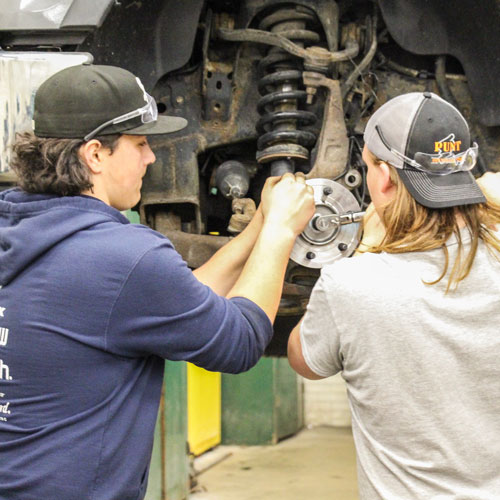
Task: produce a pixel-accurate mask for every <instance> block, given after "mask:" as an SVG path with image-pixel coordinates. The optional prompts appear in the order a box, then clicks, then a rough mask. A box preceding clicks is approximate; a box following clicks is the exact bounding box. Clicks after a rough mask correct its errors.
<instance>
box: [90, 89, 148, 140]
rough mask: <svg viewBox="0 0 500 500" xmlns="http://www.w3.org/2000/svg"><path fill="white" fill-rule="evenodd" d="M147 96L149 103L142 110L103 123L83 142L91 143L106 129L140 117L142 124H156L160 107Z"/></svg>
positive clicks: (135, 110)
mask: <svg viewBox="0 0 500 500" xmlns="http://www.w3.org/2000/svg"><path fill="white" fill-rule="evenodd" d="M146 96H147V99H148V102H147V103H146V104H145V105H144V106H143V107H142V108H138V109H134V110H133V111H129V112H128V113H125V114H124V115H120V116H117V117H116V118H113V119H112V120H108V121H107V122H104V123H102V124H101V125H99V126H98V127H97V128H95V129H94V130H92V132H89V133H88V134H87V135H86V136H85V137H84V138H83V140H84V141H85V142H87V141H90V139H92V138H93V137H95V136H96V135H97V134H98V133H99V132H100V131H101V130H103V129H105V128H106V127H109V126H110V125H116V124H118V123H122V122H125V121H127V120H131V119H132V118H136V117H138V116H140V117H141V121H142V123H151V122H155V121H156V120H157V119H158V106H157V105H156V101H155V100H154V98H153V97H152V96H150V95H149V94H146Z"/></svg>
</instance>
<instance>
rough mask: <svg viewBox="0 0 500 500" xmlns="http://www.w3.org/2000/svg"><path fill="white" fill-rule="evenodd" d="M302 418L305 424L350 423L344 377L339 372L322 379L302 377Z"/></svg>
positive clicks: (344, 425)
mask: <svg viewBox="0 0 500 500" xmlns="http://www.w3.org/2000/svg"><path fill="white" fill-rule="evenodd" d="M304 420H305V422H304V423H305V425H306V426H313V427H315V426H318V425H331V426H334V427H346V426H350V425H351V414H350V410H349V404H348V401H347V393H346V387H345V382H344V379H343V378H342V377H341V376H340V373H339V374H337V375H335V376H334V377H329V378H325V379H323V380H307V379H304Z"/></svg>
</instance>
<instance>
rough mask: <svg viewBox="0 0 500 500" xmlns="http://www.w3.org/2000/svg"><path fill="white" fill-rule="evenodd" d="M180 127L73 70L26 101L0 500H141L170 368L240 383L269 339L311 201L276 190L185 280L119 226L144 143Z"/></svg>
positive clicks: (18, 156) (13, 220) (4, 374)
mask: <svg viewBox="0 0 500 500" xmlns="http://www.w3.org/2000/svg"><path fill="white" fill-rule="evenodd" d="M185 124H186V122H185V120H184V119H182V118H175V117H158V116H157V108H156V104H155V102H154V100H153V98H152V97H151V96H149V95H148V94H147V93H146V92H145V90H144V87H143V86H142V84H141V82H140V80H139V79H138V78H136V77H135V76H134V75H132V74H131V73H129V72H128V71H125V70H123V69H120V68H116V67H111V66H93V65H83V66H75V67H72V68H67V69H65V70H63V71H61V72H59V73H57V74H55V75H54V76H52V77H51V78H49V79H48V80H47V81H46V82H45V83H44V84H42V85H41V87H40V88H39V90H38V91H37V93H36V96H35V111H34V134H31V133H25V134H22V135H20V136H18V138H17V140H16V143H15V145H14V160H13V164H12V168H13V169H14V170H15V171H16V173H17V176H18V179H19V185H20V188H16V189H12V190H8V191H5V192H3V193H2V194H1V195H0V285H1V287H0V410H1V412H0V456H1V460H0V478H1V479H0V498H1V499H6V498H8V499H9V500H15V499H22V500H40V499H47V500H49V499H50V500H55V499H57V500H139V499H142V498H143V497H144V494H145V490H146V484H147V476H148V466H149V461H150V456H151V449H152V443H153V431H154V425H155V421H156V415H157V410H158V404H159V399H160V392H161V385H162V378H163V368H164V359H170V360H187V361H190V362H193V363H195V364H196V365H198V366H201V367H204V368H206V369H208V370H215V371H222V372H228V373H238V372H242V371H245V370H248V369H249V368H250V367H252V366H253V365H254V364H255V363H256V362H257V360H258V359H259V357H260V356H261V355H262V353H263V351H264V349H265V347H266V345H267V343H268V342H269V340H270V338H271V335H272V326H271V324H272V321H273V320H274V318H275V315H276V312H277V309H278V304H279V299H280V295H281V289H282V282H283V277H284V273H285V268H286V264H287V261H288V256H289V253H290V251H291V248H292V246H293V243H294V240H295V238H296V236H297V235H298V234H300V232H301V231H302V229H303V228H304V226H305V225H306V224H307V222H308V220H309V218H310V217H311V216H312V214H313V212H314V201H313V195H312V189H311V188H308V187H307V186H306V184H305V181H304V179H303V177H302V178H301V177H297V178H296V177H295V176H294V175H292V174H286V175H285V176H283V177H282V178H281V179H278V178H273V179H270V180H269V181H268V182H267V183H266V186H265V188H264V190H263V193H262V203H261V205H260V207H259V209H258V211H257V213H256V215H255V217H254V219H253V220H252V222H251V223H250V224H249V226H248V227H247V229H246V230H245V231H243V232H242V233H241V234H240V235H239V236H238V237H236V238H234V239H233V240H232V241H231V242H230V243H229V244H227V245H226V246H225V247H223V248H222V249H221V250H220V251H219V252H218V253H216V254H215V255H214V256H213V258H212V259H210V260H209V261H208V262H207V263H206V264H205V265H203V266H202V267H200V268H198V269H197V270H196V271H194V272H191V270H190V269H189V268H188V267H187V266H186V263H185V262H184V261H183V260H182V258H181V257H180V255H179V254H178V253H177V252H176V251H175V249H174V248H173V246H172V244H171V243H170V241H169V240H168V239H167V238H165V237H164V236H162V235H161V234H159V233H157V232H155V231H153V230H151V229H149V228H147V227H145V226H141V225H133V224H130V223H129V222H128V220H127V219H126V218H125V217H124V216H123V215H122V214H121V213H120V211H123V210H126V209H128V208H131V207H132V206H134V205H135V204H136V203H137V202H138V201H139V198H140V188H141V183H142V177H143V176H144V174H145V172H146V169H147V166H148V165H150V164H151V163H153V162H154V161H155V156H154V154H153V152H152V151H151V149H150V147H149V144H148V141H147V136H148V135H152V134H163V133H168V132H173V131H176V130H180V129H181V128H183V127H184V126H185ZM269 256H272V258H270V257H269Z"/></svg>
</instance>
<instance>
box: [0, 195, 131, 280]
mask: <svg viewBox="0 0 500 500" xmlns="http://www.w3.org/2000/svg"><path fill="white" fill-rule="evenodd" d="M110 221H113V222H120V223H122V224H129V221H128V219H127V218H126V217H125V216H124V215H122V214H121V213H120V212H119V211H118V210H116V209H114V208H112V207H110V206H108V205H106V204H105V203H104V202H102V201H101V200H98V199H97V198H93V197H91V196H85V195H80V196H64V197H61V196H55V195H46V194H30V193H26V192H24V191H22V190H21V189H19V188H14V189H9V190H7V191H3V192H2V193H0V285H1V286H5V285H7V284H8V283H9V282H11V281H12V280H13V279H14V278H15V277H16V276H17V275H18V274H19V273H21V272H22V271H23V270H24V269H25V268H26V267H27V266H29V265H30V264H32V263H33V262H34V261H35V260H36V259H37V258H39V257H40V256H41V255H42V254H44V253H45V252H47V251H48V250H49V249H50V248H52V247H53V246H55V245H57V244H58V243H60V242H61V241H62V240H64V239H66V238H68V237H70V236H71V235H73V234H74V233H76V232H78V231H82V230H85V229H89V228H91V227H93V226H95V225H98V224H102V223H104V222H110Z"/></svg>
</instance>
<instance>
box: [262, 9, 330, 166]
mask: <svg viewBox="0 0 500 500" xmlns="http://www.w3.org/2000/svg"><path fill="white" fill-rule="evenodd" d="M306 23H308V24H309V25H311V24H313V25H314V24H316V23H317V21H316V16H315V14H314V13H313V12H312V11H310V10H309V9H307V8H305V7H296V8H281V9H279V10H276V11H275V12H273V13H272V14H270V15H268V16H266V17H265V18H264V19H262V21H261V22H260V24H259V29H261V30H268V31H272V32H273V33H277V34H279V35H281V36H284V37H286V38H288V39H290V40H292V41H293V42H295V43H298V44H301V45H306V44H309V45H310V44H316V43H318V42H319V40H320V37H319V35H318V34H317V33H316V32H314V31H311V30H307V29H305V27H306ZM259 73H260V75H263V76H262V78H261V79H260V80H259V83H258V89H259V93H260V95H261V96H263V97H262V98H261V99H260V100H259V101H258V103H257V111H258V113H259V114H260V115H261V118H260V119H259V121H258V122H257V125H256V129H257V133H258V134H259V138H258V140H257V149H258V151H257V161H258V162H259V163H267V162H271V161H275V160H280V159H282V158H286V159H291V160H298V161H302V162H303V161H307V160H308V159H309V150H308V149H307V148H309V147H311V146H313V145H314V143H315V142H316V139H317V135H316V134H315V133H313V132H311V131H309V130H301V128H300V127H303V126H307V125H312V124H314V123H315V122H316V121H317V117H316V115H315V114H314V113H312V112H310V111H305V110H303V109H300V108H299V105H300V104H303V103H304V102H305V100H306V98H307V93H306V91H305V90H302V89H303V85H302V60H300V59H298V58H296V57H294V56H292V55H291V54H289V53H288V52H285V51H284V50H282V49H280V48H277V47H272V48H271V49H270V50H269V52H268V54H267V56H266V57H265V58H264V59H262V60H261V62H260V63H259ZM291 171H293V168H291Z"/></svg>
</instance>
